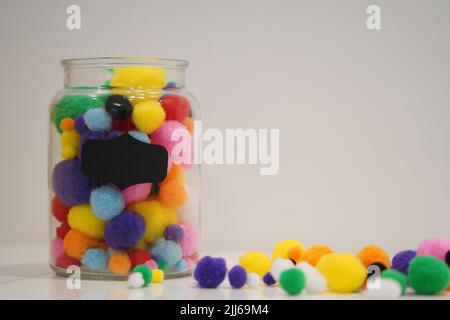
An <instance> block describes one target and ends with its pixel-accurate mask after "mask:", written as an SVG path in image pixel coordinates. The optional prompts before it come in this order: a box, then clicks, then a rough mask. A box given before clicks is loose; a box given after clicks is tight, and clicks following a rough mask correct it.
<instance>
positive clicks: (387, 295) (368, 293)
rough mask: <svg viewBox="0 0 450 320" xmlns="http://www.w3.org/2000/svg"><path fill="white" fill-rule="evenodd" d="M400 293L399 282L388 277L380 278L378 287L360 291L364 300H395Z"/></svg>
mask: <svg viewBox="0 0 450 320" xmlns="http://www.w3.org/2000/svg"><path fill="white" fill-rule="evenodd" d="M401 295H402V288H401V286H400V284H399V283H398V282H397V281H395V280H392V279H389V278H381V279H380V283H379V287H373V288H367V289H365V290H363V291H362V296H363V297H364V299H366V300H396V299H399V298H400V296H401Z"/></svg>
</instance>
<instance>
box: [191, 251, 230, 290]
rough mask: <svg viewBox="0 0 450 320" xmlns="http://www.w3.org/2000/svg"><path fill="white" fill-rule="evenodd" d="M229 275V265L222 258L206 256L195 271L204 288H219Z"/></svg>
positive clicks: (195, 276) (199, 282) (195, 275)
mask: <svg viewBox="0 0 450 320" xmlns="http://www.w3.org/2000/svg"><path fill="white" fill-rule="evenodd" d="M226 275H227V265H226V263H225V260H224V259H222V258H213V257H210V256H205V257H203V258H201V259H200V260H199V261H198V263H197V267H196V268H195V271H194V278H195V280H196V281H197V282H198V284H199V286H200V287H202V288H217V287H218V286H219V285H220V284H221V283H222V282H223V280H224V279H225V276H226Z"/></svg>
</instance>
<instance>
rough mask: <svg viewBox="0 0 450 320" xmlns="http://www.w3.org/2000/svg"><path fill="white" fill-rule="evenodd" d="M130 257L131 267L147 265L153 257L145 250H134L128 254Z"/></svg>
mask: <svg viewBox="0 0 450 320" xmlns="http://www.w3.org/2000/svg"><path fill="white" fill-rule="evenodd" d="M128 256H129V257H130V261H131V265H132V266H133V267H135V266H138V265H141V264H145V263H146V262H147V261H149V260H151V258H152V256H151V255H150V253H148V252H147V251H145V250H141V249H133V250H130V252H128Z"/></svg>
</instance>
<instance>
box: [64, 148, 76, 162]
mask: <svg viewBox="0 0 450 320" xmlns="http://www.w3.org/2000/svg"><path fill="white" fill-rule="evenodd" d="M77 152H78V151H77V149H75V148H74V147H62V149H61V158H63V159H64V160H70V159H73V158H75V156H76V155H77Z"/></svg>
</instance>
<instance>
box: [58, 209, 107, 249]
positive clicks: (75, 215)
mask: <svg viewBox="0 0 450 320" xmlns="http://www.w3.org/2000/svg"><path fill="white" fill-rule="evenodd" d="M67 222H68V223H69V226H70V227H71V228H72V229H76V230H79V231H81V232H83V233H84V234H86V235H88V236H89V237H92V238H94V239H97V240H103V238H104V231H105V225H106V221H103V220H100V219H99V218H97V217H96V216H95V215H94V213H93V212H92V210H91V206H90V205H88V204H79V205H76V206H73V207H72V208H71V209H70V210H69V215H68V216H67Z"/></svg>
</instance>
